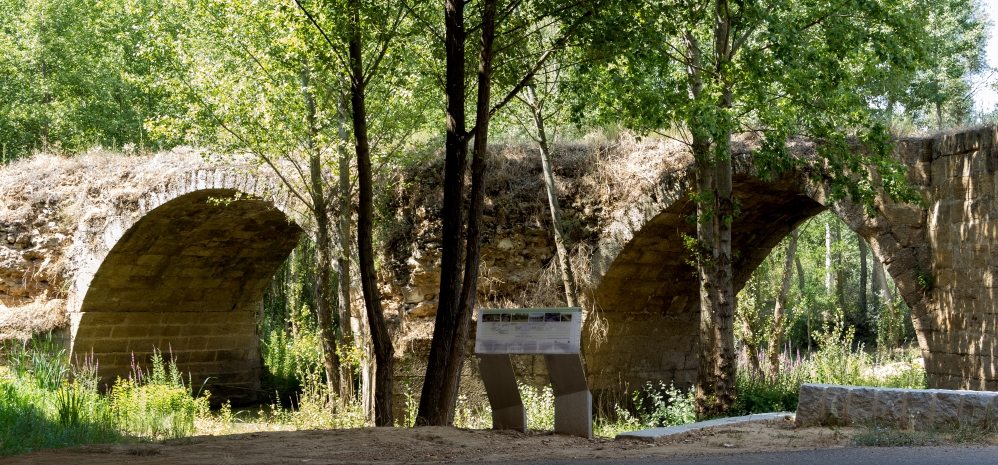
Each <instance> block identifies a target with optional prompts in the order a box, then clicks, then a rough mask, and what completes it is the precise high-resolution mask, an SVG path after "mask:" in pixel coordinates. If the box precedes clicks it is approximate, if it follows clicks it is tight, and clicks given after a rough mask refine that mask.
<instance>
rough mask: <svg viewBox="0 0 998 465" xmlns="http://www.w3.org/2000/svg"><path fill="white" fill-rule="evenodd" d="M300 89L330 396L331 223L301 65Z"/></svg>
mask: <svg viewBox="0 0 998 465" xmlns="http://www.w3.org/2000/svg"><path fill="white" fill-rule="evenodd" d="M301 83H302V93H303V94H304V96H305V109H306V115H305V117H306V121H307V124H308V134H307V136H306V144H307V146H308V154H309V158H308V169H309V182H310V184H309V194H310V196H311V198H312V208H313V209H314V211H313V212H312V213H314V214H315V229H316V234H315V252H316V268H317V270H316V273H315V280H316V283H315V307H316V308H315V313H316V319H317V320H318V323H319V335H320V337H319V338H320V339H321V341H322V366H323V369H324V370H325V373H326V388H327V395H329V396H332V395H334V394H335V393H337V392H338V391H339V379H340V373H339V372H340V360H339V354H338V353H337V352H336V330H335V328H333V312H332V308H331V307H332V306H331V305H330V297H331V294H332V292H331V290H330V289H329V285H330V282H332V279H331V278H332V271H333V266H332V265H333V264H332V253H331V250H330V249H331V248H332V245H333V243H332V239H331V237H330V234H329V231H330V229H331V227H332V224H331V223H330V221H329V211H328V210H327V208H326V195H325V183H324V182H323V180H322V160H321V159H320V153H319V148H318V147H317V146H316V144H315V136H316V134H317V133H318V129H317V125H316V122H315V115H316V110H315V99H314V98H313V95H312V90H311V87H310V83H309V72H308V68H302V73H301Z"/></svg>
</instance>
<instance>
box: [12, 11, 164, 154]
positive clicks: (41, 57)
mask: <svg viewBox="0 0 998 465" xmlns="http://www.w3.org/2000/svg"><path fill="white" fill-rule="evenodd" d="M158 8H159V6H158V2H152V1H148V0H126V1H106V0H52V1H50V0H45V1H36V0H32V1H26V2H25V1H13V0H3V1H0V49H2V50H4V53H3V54H0V74H2V75H3V76H4V81H3V83H0V145H2V150H3V153H4V158H16V157H18V156H21V155H24V154H26V153H29V152H30V151H31V150H33V149H43V150H55V151H62V150H66V151H80V150H83V149H87V148H89V147H91V146H93V145H101V146H105V147H115V148H121V147H124V146H126V145H128V146H130V147H135V148H139V149H141V148H143V147H146V146H153V145H159V144H161V143H164V142H166V143H172V142H173V141H166V140H163V139H157V138H155V137H153V138H151V137H150V134H149V133H147V132H146V131H145V129H144V126H143V124H144V122H145V120H146V118H149V117H152V116H154V115H157V114H162V113H165V112H168V111H169V107H168V105H167V101H166V98H165V97H166V96H167V95H168V93H169V90H168V89H164V88H161V87H158V86H157V85H156V82H157V81H156V76H155V73H154V69H155V67H156V65H157V62H156V56H155V55H154V54H152V53H149V52H150V51H151V50H152V49H154V48H155V47H154V46H153V44H155V43H156V41H157V40H158V39H159V37H158V34H159V32H160V31H157V30H156V29H155V25H156V24H153V23H151V22H150V21H149V18H150V14H151V13H152V12H153V11H156V10H157V9H158Z"/></svg>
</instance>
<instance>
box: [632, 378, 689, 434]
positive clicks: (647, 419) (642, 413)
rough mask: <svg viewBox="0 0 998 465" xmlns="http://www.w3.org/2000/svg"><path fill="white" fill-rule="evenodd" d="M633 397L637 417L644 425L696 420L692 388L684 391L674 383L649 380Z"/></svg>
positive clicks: (682, 422) (668, 424)
mask: <svg viewBox="0 0 998 465" xmlns="http://www.w3.org/2000/svg"><path fill="white" fill-rule="evenodd" d="M631 399H632V400H633V401H634V409H635V411H636V418H637V419H638V421H639V422H640V424H641V425H642V426H644V427H647V428H654V427H659V426H673V425H683V424H686V423H692V422H694V421H696V408H695V405H694V395H693V390H692V389H691V390H690V391H689V392H686V393H683V392H682V391H680V390H679V389H677V388H676V387H675V386H673V385H672V384H669V386H668V387H666V385H665V383H664V382H662V381H659V382H658V383H657V384H655V383H652V382H651V381H649V382H647V383H645V385H644V388H642V389H641V390H639V391H635V392H634V393H633V394H632V397H631Z"/></svg>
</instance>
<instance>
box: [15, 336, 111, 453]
mask: <svg viewBox="0 0 998 465" xmlns="http://www.w3.org/2000/svg"><path fill="white" fill-rule="evenodd" d="M4 363H6V364H7V367H8V369H6V370H4V369H2V368H0V455H12V454H20V453H25V452H31V451H34V450H39V449H50V448H56V447H67V446H73V445H78V444H91V443H100V442H115V441H120V440H122V439H123V438H122V436H121V435H120V434H119V433H118V431H117V429H116V427H115V424H114V419H113V418H112V416H111V415H110V408H109V406H108V403H107V401H106V400H105V399H103V398H102V397H101V395H100V393H99V392H98V391H97V389H96V382H94V381H93V380H92V379H89V378H87V377H86V373H83V372H81V373H79V374H76V378H77V379H76V380H74V381H72V382H70V381H69V377H70V372H71V370H70V369H69V364H68V361H67V360H66V358H65V351H64V350H62V349H61V348H60V347H58V345H57V344H55V343H54V342H53V341H52V337H51V335H47V336H43V337H40V338H37V339H35V340H32V341H30V342H27V343H24V344H19V345H16V346H13V347H11V348H10V349H9V350H8V351H7V352H6V353H5V360H4Z"/></svg>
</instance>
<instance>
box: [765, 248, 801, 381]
mask: <svg viewBox="0 0 998 465" xmlns="http://www.w3.org/2000/svg"><path fill="white" fill-rule="evenodd" d="M799 237H800V232H799V231H798V230H797V229H794V230H793V231H792V232H791V233H790V243H788V244H787V256H786V257H785V258H784V260H783V277H782V279H781V280H780V292H779V293H778V294H777V295H776V305H775V306H774V307H773V332H772V335H771V336H770V339H769V373H770V375H771V376H772V377H773V379H776V375H777V374H779V372H780V351H781V350H782V349H783V332H784V330H785V328H784V327H783V323H784V321H783V320H784V319H785V318H784V310H785V309H786V305H787V294H789V293H790V280H791V278H792V277H793V274H794V259H795V258H796V257H797V239H798V238H799Z"/></svg>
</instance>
